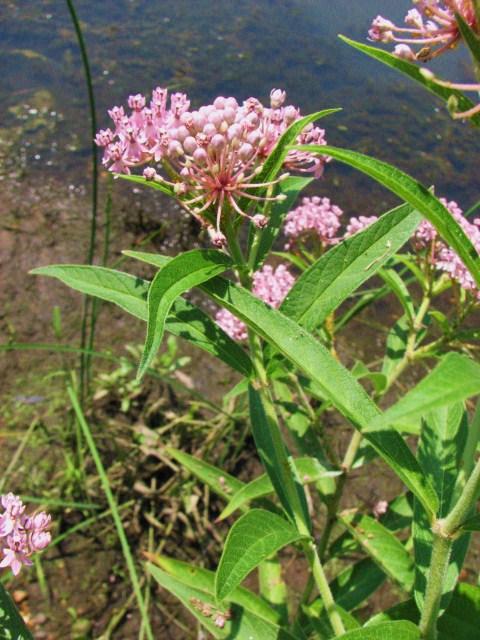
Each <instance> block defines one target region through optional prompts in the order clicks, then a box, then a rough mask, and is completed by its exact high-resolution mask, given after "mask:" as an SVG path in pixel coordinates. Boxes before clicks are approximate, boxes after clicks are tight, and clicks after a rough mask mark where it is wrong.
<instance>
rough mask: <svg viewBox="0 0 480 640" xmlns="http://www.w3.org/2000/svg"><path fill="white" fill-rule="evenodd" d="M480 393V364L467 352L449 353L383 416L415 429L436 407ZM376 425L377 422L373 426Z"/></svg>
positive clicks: (385, 418)
mask: <svg viewBox="0 0 480 640" xmlns="http://www.w3.org/2000/svg"><path fill="white" fill-rule="evenodd" d="M479 393H480V365H479V364H477V363H476V362H474V361H473V360H471V359H470V358H468V357H467V356H465V355H460V354H458V353H449V354H447V355H446V356H445V357H444V358H442V360H441V361H440V362H439V364H437V366H436V367H435V368H434V369H433V370H432V371H431V372H430V373H429V374H428V375H426V376H425V377H424V378H423V379H422V380H420V382H419V383H418V384H417V385H416V386H415V387H414V388H413V389H411V390H410V391H409V392H408V393H407V394H406V395H405V396H403V398H401V399H400V400H399V401H398V402H397V403H396V404H394V405H393V406H392V407H390V408H389V409H388V410H387V411H386V412H385V413H384V414H383V416H382V417H381V418H380V421H381V422H382V423H383V422H384V421H385V422H388V423H389V424H394V425H395V426H397V427H399V428H403V427H405V428H407V429H412V425H413V428H414V427H415V425H416V424H418V419H419V418H420V417H421V416H422V415H425V414H426V413H428V412H429V411H433V410H435V409H439V408H441V407H445V406H448V405H451V404H453V403H455V402H463V401H464V400H467V399H468V398H470V397H472V396H475V395H477V394H479ZM372 426H373V428H375V423H374V424H373V425H372Z"/></svg>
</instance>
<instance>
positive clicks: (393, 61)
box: [339, 36, 480, 126]
mask: <svg viewBox="0 0 480 640" xmlns="http://www.w3.org/2000/svg"><path fill="white" fill-rule="evenodd" d="M339 38H340V40H343V42H346V44H348V45H350V46H351V47H353V48H354V49H358V50H359V51H361V52H362V53H365V54H366V55H367V56H370V57H371V58H374V59H375V60H378V61H379V62H382V63H383V64H386V65H387V66H388V67H392V69H396V70H397V71H400V72H401V73H403V74H405V75H407V76H409V77H410V78H412V79H413V80H415V81H416V82H418V83H419V84H421V85H422V86H423V87H425V89H427V91H430V92H431V93H434V94H435V95H437V96H438V97H439V98H442V99H443V100H444V101H445V102H448V99H449V98H450V96H455V98H456V99H457V101H458V106H459V109H460V111H467V110H468V109H471V108H472V107H474V106H475V105H474V103H473V102H472V101H471V100H469V99H468V98H467V97H466V96H464V95H463V93H461V92H460V91H458V90H457V89H449V88H448V87H442V86H441V85H439V84H436V83H435V82H434V81H432V80H428V79H427V78H426V77H425V76H424V75H423V74H422V71H421V67H419V66H418V65H416V64H413V63H412V62H408V60H402V59H401V58H397V56H394V55H392V54H391V53H389V52H388V51H384V50H383V49H379V48H378V47H371V46H369V45H366V44H363V43H361V42H356V41H355V40H350V38H346V37H345V36H339ZM470 121H471V122H472V123H473V124H475V125H476V126H480V114H477V115H475V116H473V117H472V118H470Z"/></svg>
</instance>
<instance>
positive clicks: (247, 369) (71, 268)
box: [31, 256, 252, 377]
mask: <svg viewBox="0 0 480 640" xmlns="http://www.w3.org/2000/svg"><path fill="white" fill-rule="evenodd" d="M161 258H162V256H159V260H158V263H160V264H161V265H163V264H165V262H164V261H162V260H161ZM158 263H157V266H158ZM31 273H33V274H36V275H45V276H50V277H53V278H58V279H59V280H60V281H62V282H63V283H65V284H66V285H68V286H69V287H72V289H75V290H76V291H80V292H81V293H86V294H88V295H92V296H96V297H97V298H101V299H102V300H106V301H108V302H113V303H114V304H116V305H118V306H119V307H121V308H122V309H124V310H125V311H127V312H128V313H131V314H132V315H133V316H135V317H136V318H139V319H140V320H144V321H145V320H147V294H148V287H149V285H150V283H149V282H148V281H147V280H143V279H142V278H138V277H136V276H132V275H130V274H128V273H123V272H122V271H115V270H114V269H106V268H104V267H96V266H83V265H67V264H65V265H51V266H48V267H40V268H38V269H34V270H33V271H32V272H31ZM166 329H167V330H168V331H170V332H171V333H173V334H174V335H177V336H179V337H181V338H184V339H185V340H188V341H189V342H191V343H192V344H194V345H195V346H197V347H199V348H201V349H203V350H204V351H207V352H208V353H211V354H212V355H215V356H217V357H218V358H220V359H221V360H223V361H224V362H225V363H226V364H228V365H229V366H230V367H232V368H233V369H235V370H236V371H238V372H239V373H241V374H242V375H244V376H246V377H250V376H251V375H252V364H251V361H250V358H249V357H248V355H247V354H246V352H245V351H244V350H243V349H242V348H241V347H240V345H239V344H238V343H236V342H235V341H234V340H232V339H231V338H230V337H229V336H228V335H227V334H226V333H225V332H224V331H222V330H221V329H220V327H219V326H218V325H217V324H216V323H215V322H213V321H212V320H211V318H209V317H208V315H207V314H206V313H204V312H203V311H201V309H199V308H198V307H196V306H194V305H193V304H191V303H190V302H188V301H187V300H183V299H182V298H178V299H177V300H175V302H174V304H173V307H172V310H171V312H170V315H169V316H168V318H167V322H166Z"/></svg>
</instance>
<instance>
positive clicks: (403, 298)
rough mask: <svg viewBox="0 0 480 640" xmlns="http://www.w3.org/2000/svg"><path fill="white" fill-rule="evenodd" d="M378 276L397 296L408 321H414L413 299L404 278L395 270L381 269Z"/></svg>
mask: <svg viewBox="0 0 480 640" xmlns="http://www.w3.org/2000/svg"><path fill="white" fill-rule="evenodd" d="M378 275H379V276H380V278H382V280H383V281H384V282H385V283H386V284H387V285H388V286H389V287H390V289H391V290H392V292H393V293H394V294H395V295H396V297H397V299H398V301H399V302H400V304H401V305H402V307H403V310H404V311H405V314H406V315H407V317H408V319H409V320H410V321H413V317H414V315H415V307H414V306H413V302H412V297H411V295H410V292H409V290H408V287H407V285H406V284H405V282H404V280H403V278H402V277H401V276H400V275H399V274H398V273H397V272H396V271H395V269H388V268H384V269H380V270H379V272H378Z"/></svg>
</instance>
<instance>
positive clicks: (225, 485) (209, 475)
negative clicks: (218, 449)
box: [165, 447, 245, 500]
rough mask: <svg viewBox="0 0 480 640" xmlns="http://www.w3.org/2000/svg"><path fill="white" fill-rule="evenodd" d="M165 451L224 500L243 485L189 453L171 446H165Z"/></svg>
mask: <svg viewBox="0 0 480 640" xmlns="http://www.w3.org/2000/svg"><path fill="white" fill-rule="evenodd" d="M165 452H166V453H168V455H169V456H171V457H172V458H174V459H175V460H176V461H177V462H179V463H180V464H181V465H182V467H184V468H185V469H187V471H190V473H193V475H194V476H196V477H197V478H198V479H199V480H201V482H204V483H205V484H206V485H208V486H209V487H210V489H212V491H214V492H215V493H216V494H218V495H219V496H221V497H222V498H225V499H226V500H228V499H229V498H230V496H232V495H233V494H234V493H236V492H237V491H239V490H240V489H241V488H242V487H244V486H245V485H244V483H243V482H242V481H241V480H237V478H235V477H234V476H231V475H230V474H228V473H225V471H222V469H219V468H218V467H215V466H213V465H212V464H208V462H204V461H203V460H200V459H199V458H195V457H194V456H191V455H190V454H189V453H185V452H184V451H179V450H178V449H174V448H173V447H165Z"/></svg>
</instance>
